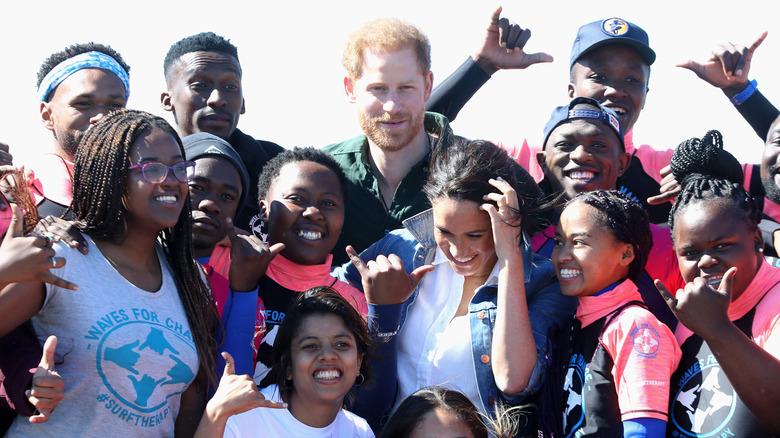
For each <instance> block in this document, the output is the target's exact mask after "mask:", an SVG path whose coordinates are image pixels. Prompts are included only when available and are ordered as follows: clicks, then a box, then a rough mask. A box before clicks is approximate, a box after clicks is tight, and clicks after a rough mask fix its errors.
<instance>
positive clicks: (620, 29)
mask: <svg viewBox="0 0 780 438" xmlns="http://www.w3.org/2000/svg"><path fill="white" fill-rule="evenodd" d="M500 14H501V9H500V8H499V9H497V10H496V11H494V13H493V16H492V17H491V21H490V24H489V25H488V27H487V30H486V34H485V36H484V39H483V41H482V45H481V46H480V48H479V49H478V50H477V52H476V53H475V54H474V55H472V56H471V57H469V58H468V59H467V60H466V61H465V62H464V63H463V64H462V65H461V66H460V67H459V68H458V69H457V70H456V71H455V72H454V73H453V74H452V75H450V76H449V77H447V78H446V79H445V80H444V81H443V82H442V83H441V84H440V85H439V86H438V87H437V88H436V89H435V90H434V91H433V93H432V96H431V99H430V100H429V101H428V106H427V108H428V110H429V111H437V112H440V113H442V114H444V115H445V116H447V117H448V118H449V119H450V120H454V119H455V117H456V116H457V114H458V112H459V111H460V109H461V108H463V106H464V105H465V104H466V102H468V100H469V99H470V98H471V97H472V96H473V95H474V93H476V92H477V91H478V90H479V89H480V87H482V85H484V84H485V83H486V82H487V81H488V80H489V79H490V77H491V76H492V75H493V74H494V73H495V72H496V71H498V70H502V69H524V68H526V67H528V66H530V65H532V64H535V63H537V62H549V61H552V57H551V56H550V55H548V54H546V53H539V54H527V53H525V52H524V51H523V50H522V48H523V46H524V45H525V42H527V40H528V37H530V31H529V30H528V29H521V28H520V27H519V26H517V25H512V24H510V23H509V21H508V20H507V19H506V18H500ZM518 32H519V33H521V34H524V35H525V36H524V37H521V38H514V40H516V41H518V43H517V44H516V46H517V47H519V49H520V50H518V49H514V50H512V45H511V43H513V41H512V40H509V41H507V39H508V38H509V34H510V33H511V35H512V36H514V35H515V34H516V33H518ZM502 40H503V41H505V43H506V44H504V46H502V43H501V41H502ZM762 40H763V38H760V39H759V40H757V41H756V42H755V43H754V44H753V46H751V47H750V48H749V49H747V48H743V49H745V50H744V51H743V53H742V57H741V59H742V60H741V61H739V62H737V61H736V59H740V56H734V57H733V59H735V61H734V63H735V65H736V66H723V65H721V60H720V59H719V56H718V54H717V53H713V59H711V60H710V61H708V62H706V63H704V64H699V63H696V62H694V61H689V62H687V63H684V64H681V65H680V67H684V68H687V69H690V70H693V71H694V72H695V73H696V74H697V75H699V77H700V78H701V79H702V80H704V81H706V82H708V83H710V84H711V85H713V86H715V87H717V88H720V89H722V91H723V93H724V94H725V95H726V96H727V97H728V98H729V99H730V100H731V102H732V103H734V105H735V106H736V108H737V109H738V111H739V112H740V114H741V115H742V116H743V117H744V118H745V119H746V120H747V121H748V122H749V123H750V124H751V126H752V127H753V128H754V129H755V130H756V132H757V133H759V136H761V138H762V139H763V138H765V134H766V132H767V128H768V126H769V123H770V122H771V120H769V121H767V120H766V117H763V114H764V113H765V112H766V99H765V98H764V97H763V95H761V93H760V92H758V91H757V90H756V88H755V86H754V84H753V85H751V84H752V83H751V82H749V81H748V79H747V70H748V69H749V66H750V56H747V57H746V56H745V55H746V54H748V55H752V52H753V51H754V50H755V49H756V47H758V45H759V44H760V43H761V41H762ZM726 55H729V56H728V58H729V59H732V57H731V55H730V54H729V53H726V54H725V55H724V54H723V53H721V54H720V56H721V57H723V58H724V59H725V58H726V57H727V56H726ZM655 57H656V56H655V52H654V51H653V50H652V49H651V48H650V43H649V37H648V35H647V32H645V31H644V29H642V28H641V27H639V26H638V25H636V24H634V23H631V22H629V21H627V20H624V19H621V18H618V17H611V18H606V19H604V20H598V21H594V22H591V23H588V24H585V25H583V26H581V27H580V28H579V30H578V31H577V35H576V37H575V40H574V43H573V45H572V51H571V56H570V59H569V72H570V77H569V84H568V95H569V98H571V99H574V98H577V97H589V98H592V99H595V100H597V101H598V102H599V103H600V104H602V105H604V106H605V107H607V108H610V109H612V110H613V111H615V112H616V113H617V114H618V117H619V119H620V123H621V125H622V127H623V132H624V133H625V137H624V143H625V148H626V152H628V153H629V154H631V157H632V159H631V163H630V164H629V165H628V168H626V169H625V173H624V175H623V176H622V177H621V179H620V184H619V185H620V187H619V188H620V190H621V191H624V192H626V193H630V194H631V195H632V196H633V197H634V198H636V199H639V200H640V201H641V202H642V203H643V205H644V207H645V208H646V209H647V210H648V213H649V215H650V220H651V222H653V223H665V222H666V220H667V218H668V216H669V210H670V207H671V206H670V204H669V203H666V202H664V201H665V200H668V199H669V198H668V196H670V195H664V196H658V197H657V198H655V199H652V200H648V198H652V197H655V196H656V195H658V194H659V191H660V188H661V186H662V185H663V184H666V183H668V182H670V181H669V180H668V179H664V176H665V175H666V171H664V172H663V173H662V170H664V169H665V168H666V167H667V166H668V165H669V160H670V159H671V156H672V153H673V152H674V150H673V149H664V150H656V149H655V148H653V147H652V146H650V145H646V144H639V145H635V143H634V138H633V127H634V124H635V123H636V122H637V120H638V119H639V115H640V113H641V111H642V109H643V108H644V105H645V101H646V98H647V93H648V92H649V90H650V88H649V80H650V66H651V65H652V64H653V62H654V61H655ZM740 64H741V65H742V66H743V67H744V73H742V74H737V73H738V72H739V70H738V69H739V68H742V67H739V65H740ZM730 67H732V68H733V70H734V72H735V73H734V75H733V78H732V77H728V78H727V77H726V75H724V73H723V72H724V70H728V69H729V68H730ZM674 141H678V139H674ZM500 146H502V147H503V148H504V149H506V150H507V152H508V153H509V154H510V155H512V156H514V157H515V158H517V160H518V162H519V163H520V164H521V165H522V166H523V167H525V168H526V169H528V171H529V173H531V175H532V176H533V177H534V178H535V179H536V180H537V181H539V180H540V179H541V178H542V177H543V176H544V175H543V172H542V170H541V168H540V167H539V166H538V164H537V162H536V160H535V155H536V152H537V151H539V150H540V149H541V146H538V145H530V144H529V143H528V141H527V140H524V141H522V142H521V143H518V144H517V145H500ZM651 201H652V204H651Z"/></svg>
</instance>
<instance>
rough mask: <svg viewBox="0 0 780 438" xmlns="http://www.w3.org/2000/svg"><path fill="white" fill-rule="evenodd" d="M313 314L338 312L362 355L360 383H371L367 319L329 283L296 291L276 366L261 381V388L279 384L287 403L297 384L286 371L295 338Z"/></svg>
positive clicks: (276, 347)
mask: <svg viewBox="0 0 780 438" xmlns="http://www.w3.org/2000/svg"><path fill="white" fill-rule="evenodd" d="M312 315H335V316H338V317H339V318H341V320H342V321H343V322H344V326H345V327H346V328H347V330H349V332H350V333H352V335H353V336H354V337H355V343H356V347H357V352H358V354H362V355H363V360H362V361H361V364H360V373H361V374H362V375H363V379H362V381H361V382H359V383H360V385H361V386H362V385H368V384H370V382H371V377H372V374H371V352H372V344H371V337H370V336H369V334H368V330H367V329H366V322H365V320H364V319H363V317H362V316H361V315H360V312H358V311H357V310H356V309H355V308H354V307H352V305H351V304H350V303H349V301H347V299H346V298H344V297H343V296H341V294H339V293H338V292H336V290H334V289H333V288H330V287H328V286H317V287H313V288H311V289H309V290H307V291H305V292H301V293H299V294H297V296H296V297H295V300H294V301H293V304H292V305H291V306H290V308H289V309H288V310H287V313H286V314H285V316H284V320H283V321H282V324H281V325H279V330H278V331H277V333H276V340H274V348H273V363H274V365H273V366H272V367H271V370H270V371H269V372H268V374H267V375H266V376H265V377H264V378H263V380H262V382H260V387H261V388H264V387H266V386H269V385H273V384H276V385H277V387H278V388H279V394H280V395H281V397H282V400H284V401H285V402H288V403H289V401H290V393H291V390H292V388H293V387H294V386H295V382H293V381H288V380H287V372H286V371H287V370H288V369H289V368H290V367H291V366H292V341H293V339H295V337H296V336H297V335H298V333H299V332H300V330H301V327H303V324H304V322H305V321H306V318H308V317H309V316H312ZM288 382H289V383H288ZM356 383H357V382H356ZM290 384H292V386H291V385H290ZM347 396H349V394H347Z"/></svg>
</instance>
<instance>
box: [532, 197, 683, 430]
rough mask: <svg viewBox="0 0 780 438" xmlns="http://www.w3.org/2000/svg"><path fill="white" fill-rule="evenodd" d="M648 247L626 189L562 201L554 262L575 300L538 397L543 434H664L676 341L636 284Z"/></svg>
mask: <svg viewBox="0 0 780 438" xmlns="http://www.w3.org/2000/svg"><path fill="white" fill-rule="evenodd" d="M652 246H653V239H652V235H651V232H650V220H649V218H648V215H647V212H646V211H645V209H644V208H643V207H642V205H641V204H639V203H638V202H636V201H634V200H632V199H630V198H628V197H627V196H625V195H624V194H623V193H621V192H618V191H614V190H613V191H605V190H596V191H592V192H583V193H580V194H578V195H576V196H575V197H574V198H573V199H572V200H570V201H569V202H568V203H567V204H566V207H565V208H564V210H563V212H562V213H561V218H560V224H559V225H558V228H557V230H556V231H555V248H554V249H553V252H552V262H553V265H554V266H555V272H556V274H557V275H558V282H559V283H560V285H561V293H563V295H566V296H571V297H577V298H578V299H579V306H578V307H577V312H576V317H575V318H574V320H573V321H572V324H571V326H570V327H569V329H568V330H565V331H564V332H563V333H562V334H561V335H562V337H563V339H560V340H559V341H558V342H556V341H553V343H554V344H555V345H556V346H557V347H558V351H560V354H559V355H557V357H556V355H555V354H553V357H554V360H556V361H558V364H557V365H556V366H551V368H550V371H549V373H548V379H547V380H546V381H545V389H544V391H543V394H544V395H543V396H542V402H541V403H542V405H541V411H542V414H541V415H540V419H541V421H540V422H539V424H540V425H541V429H542V430H543V431H545V432H546V434H545V436H556V437H558V436H560V437H571V436H578V437H580V436H582V437H586V436H611V437H618V436H623V437H663V436H664V433H665V431H666V420H667V406H668V405H667V402H668V400H669V379H670V377H671V375H672V373H673V372H674V371H675V369H676V367H677V363H678V362H679V361H680V347H679V346H678V345H677V341H675V339H674V335H673V334H672V332H671V330H670V329H669V328H668V327H667V326H666V325H664V324H663V323H661V322H660V321H659V320H658V319H657V318H656V317H655V316H654V315H653V314H652V313H650V311H649V310H648V307H647V305H645V304H644V303H643V302H642V299H641V295H640V294H639V290H638V289H637V286H636V284H635V283H634V282H635V281H636V280H637V279H638V278H639V277H640V276H641V275H642V273H643V272H644V267H645V264H646V263H647V260H648V255H649V254H650V249H651V248H652ZM564 346H567V347H568V348H565V347H564Z"/></svg>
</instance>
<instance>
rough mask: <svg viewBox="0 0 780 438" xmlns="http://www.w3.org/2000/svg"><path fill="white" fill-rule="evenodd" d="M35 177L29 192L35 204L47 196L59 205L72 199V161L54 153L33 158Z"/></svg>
mask: <svg viewBox="0 0 780 438" xmlns="http://www.w3.org/2000/svg"><path fill="white" fill-rule="evenodd" d="M33 172H34V173H35V178H33V179H32V181H31V185H32V187H31V190H30V191H31V192H32V195H33V200H34V201H35V204H36V205H37V204H40V203H41V202H43V199H44V198H49V199H51V200H52V201H54V202H56V203H58V204H60V205H70V203H71V201H72V200H73V181H72V175H73V163H72V162H70V161H68V160H66V159H64V158H62V157H60V156H59V155H55V154H45V155H42V156H40V157H38V158H36V160H35V167H34V168H33Z"/></svg>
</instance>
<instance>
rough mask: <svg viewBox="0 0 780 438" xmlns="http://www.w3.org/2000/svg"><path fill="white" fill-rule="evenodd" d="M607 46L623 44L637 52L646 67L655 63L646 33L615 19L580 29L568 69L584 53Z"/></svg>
mask: <svg viewBox="0 0 780 438" xmlns="http://www.w3.org/2000/svg"><path fill="white" fill-rule="evenodd" d="M607 44H623V45H626V46H629V47H631V48H633V49H634V50H636V51H637V52H639V56H641V57H642V59H644V60H645V62H646V63H647V65H652V64H653V62H655V52H654V51H653V49H651V48H650V42H649V38H648V37H647V32H645V31H644V29H642V28H641V27H639V26H637V25H636V24H634V23H630V22H628V21H625V20H622V19H620V18H617V17H612V18H607V19H606V20H602V21H594V22H592V23H588V24H586V25H584V26H581V27H580V30H578V31H577V38H575V39H574V45H573V46H572V48H571V61H570V62H569V69H571V67H572V66H573V65H574V63H575V62H577V60H578V59H580V57H581V56H582V55H584V54H585V53H587V52H589V51H591V50H593V49H595V48H597V47H601V46H604V45H607Z"/></svg>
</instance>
